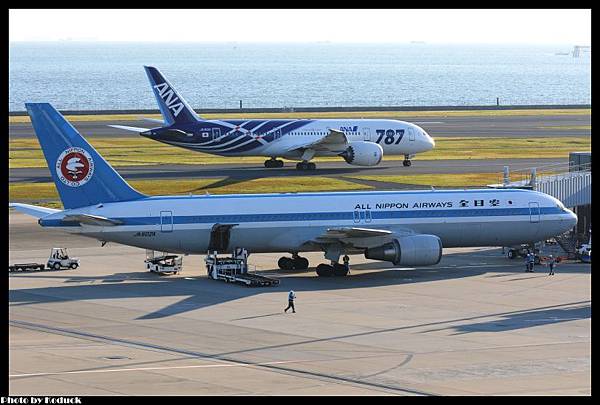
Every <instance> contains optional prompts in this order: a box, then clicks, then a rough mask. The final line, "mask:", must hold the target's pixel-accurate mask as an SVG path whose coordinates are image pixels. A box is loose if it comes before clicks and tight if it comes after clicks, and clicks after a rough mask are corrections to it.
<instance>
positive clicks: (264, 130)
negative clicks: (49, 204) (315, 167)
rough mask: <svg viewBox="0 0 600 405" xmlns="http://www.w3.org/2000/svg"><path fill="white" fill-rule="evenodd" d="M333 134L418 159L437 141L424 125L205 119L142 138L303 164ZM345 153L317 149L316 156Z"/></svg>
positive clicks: (386, 152) (153, 131)
mask: <svg viewBox="0 0 600 405" xmlns="http://www.w3.org/2000/svg"><path fill="white" fill-rule="evenodd" d="M330 129H336V130H339V131H341V132H343V133H344V134H345V135H346V137H347V138H348V141H349V142H374V143H377V144H379V145H381V147H382V148H383V153H384V156H385V155H411V156H412V155H415V154H417V153H421V152H427V151H429V150H431V149H432V148H433V147H434V145H435V142H434V141H433V139H432V138H431V137H430V136H429V135H428V134H427V133H426V132H425V131H424V130H423V129H422V128H420V127H419V126H417V125H415V124H412V123H409V122H404V121H399V120H379V119H354V120H352V119H349V120H338V119H297V120H203V121H198V122H194V123H185V124H173V125H172V126H169V127H160V128H153V129H150V130H148V131H146V132H143V133H142V135H143V136H145V137H147V138H150V139H153V140H156V141H160V142H164V143H167V144H170V145H174V146H179V147H182V148H186V149H190V150H194V151H198V152H204V153H211V154H216V155H221V156H267V157H268V156H270V157H284V158H289V159H300V157H301V156H302V151H300V150H299V148H301V147H302V146H303V145H308V144H311V143H313V142H317V141H318V140H319V139H322V138H323V137H325V136H326V135H327V134H328V133H329V130H330ZM339 152H341V151H337V152H333V151H329V150H316V152H315V156H334V155H338V154H339Z"/></svg>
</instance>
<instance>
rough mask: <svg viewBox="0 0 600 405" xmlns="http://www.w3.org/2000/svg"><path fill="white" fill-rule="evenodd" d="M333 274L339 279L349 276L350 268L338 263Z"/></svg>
mask: <svg viewBox="0 0 600 405" xmlns="http://www.w3.org/2000/svg"><path fill="white" fill-rule="evenodd" d="M333 274H334V275H335V276H338V277H343V276H346V275H348V267H346V266H345V265H343V264H339V263H336V264H335V265H334V267H333Z"/></svg>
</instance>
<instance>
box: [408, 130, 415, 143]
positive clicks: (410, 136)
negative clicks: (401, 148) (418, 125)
mask: <svg viewBox="0 0 600 405" xmlns="http://www.w3.org/2000/svg"><path fill="white" fill-rule="evenodd" d="M408 140H409V141H414V140H415V130H414V129H412V128H408Z"/></svg>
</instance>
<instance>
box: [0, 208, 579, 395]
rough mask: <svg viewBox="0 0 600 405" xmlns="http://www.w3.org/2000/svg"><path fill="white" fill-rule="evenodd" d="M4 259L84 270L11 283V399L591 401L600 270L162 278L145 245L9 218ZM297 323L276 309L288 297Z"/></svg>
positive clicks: (465, 253) (510, 265)
mask: <svg viewBox="0 0 600 405" xmlns="http://www.w3.org/2000/svg"><path fill="white" fill-rule="evenodd" d="M9 225H10V226H9V262H10V263H14V262H18V261H24V260H26V261H42V262H43V261H45V260H46V259H47V256H48V253H49V251H50V248H51V247H54V246H67V247H68V249H69V253H70V254H71V256H77V257H79V258H80V260H81V267H79V268H78V269H76V270H65V271H46V272H38V273H22V274H14V273H11V275H10V276H9V279H8V280H9V362H8V364H9V394H10V395H536V394H538V395H591V267H590V265H588V264H580V263H567V264H562V265H559V266H558V267H557V269H556V276H553V277H550V276H548V275H547V274H546V271H545V270H546V269H545V268H543V267H541V268H536V273H533V274H532V273H524V272H523V269H522V263H521V261H518V262H513V261H511V260H509V259H507V258H505V256H504V255H502V253H501V252H500V250H499V249H497V248H471V249H445V250H444V257H443V259H442V261H441V262H440V263H439V264H438V265H436V266H432V267H425V268H418V269H414V268H390V267H389V264H387V263H382V262H374V261H370V260H366V259H364V257H361V256H358V255H355V256H352V257H351V265H352V267H351V269H352V270H351V275H350V276H348V277H344V278H328V279H323V278H319V277H316V276H315V274H314V271H313V270H314V266H316V265H317V264H318V263H320V262H322V261H323V257H322V254H320V253H312V254H308V255H307V258H308V259H309V260H310V263H311V267H312V269H309V271H303V272H281V271H279V270H276V261H277V259H278V257H279V255H277V254H261V255H251V256H250V263H251V264H252V265H255V266H256V269H257V271H259V272H261V273H263V274H268V275H270V276H274V277H278V278H280V280H281V284H280V285H279V286H278V287H272V288H254V289H252V288H246V287H241V286H237V285H229V284H225V283H222V282H217V281H214V280H210V279H208V278H207V277H206V272H205V270H204V264H203V257H202V256H185V257H184V270H183V272H182V273H181V274H179V275H176V276H164V277H160V276H158V275H156V274H152V273H148V272H147V271H145V269H144V265H143V259H144V258H145V254H144V251H143V250H142V249H136V248H130V247H125V246H121V245H116V244H110V243H109V244H108V245H107V246H105V247H100V244H99V242H97V241H94V240H91V239H88V238H83V237H77V236H75V237H73V236H66V234H63V233H59V232H58V231H49V230H41V229H40V228H39V226H38V225H37V223H36V221H35V219H32V218H30V217H27V216H25V215H22V214H19V213H14V212H10V213H9ZM290 289H293V290H294V291H295V292H296V295H297V302H296V309H297V313H295V314H291V313H287V314H284V313H283V308H284V306H285V305H286V299H287V292H288V291H289V290H290Z"/></svg>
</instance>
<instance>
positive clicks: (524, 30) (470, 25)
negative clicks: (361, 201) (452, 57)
mask: <svg viewBox="0 0 600 405" xmlns="http://www.w3.org/2000/svg"><path fill="white" fill-rule="evenodd" d="M63 40H74V41H134V42H138V41H143V42H162V41H166V42H180V41H181V42H232V41H233V42H315V41H330V42H333V43H407V42H411V41H424V42H427V43H440V44H443V43H446V44H447V43H489V44H501V43H508V44H570V45H590V42H591V10H590V9H578V10H489V9H487V10H414V9H411V10H401V9H392V10H385V9H376V10H362V9H361V10H352V9H350V10H344V9H335V10H332V9H317V10H311V9H300V10H293V9H286V10H256V9H247V10H236V9H227V10H219V9H210V10H201V9H196V10H181V9H179V10H122V9H119V10H89V9H86V10H24V9H23V10H20V9H11V10H9V41H10V42H18V41H63Z"/></svg>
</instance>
